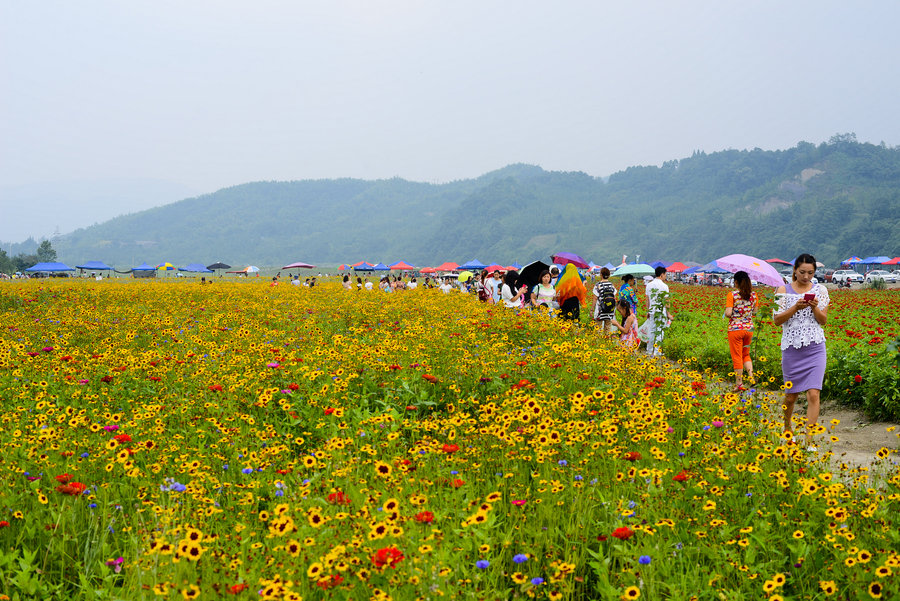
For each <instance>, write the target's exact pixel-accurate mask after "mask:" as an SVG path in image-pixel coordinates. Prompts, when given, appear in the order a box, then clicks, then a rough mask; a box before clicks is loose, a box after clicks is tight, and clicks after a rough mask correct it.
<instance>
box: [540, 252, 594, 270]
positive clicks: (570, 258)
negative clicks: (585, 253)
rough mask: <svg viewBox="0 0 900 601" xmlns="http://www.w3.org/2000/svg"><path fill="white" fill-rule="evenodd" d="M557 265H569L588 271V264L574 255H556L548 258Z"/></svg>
mask: <svg viewBox="0 0 900 601" xmlns="http://www.w3.org/2000/svg"><path fill="white" fill-rule="evenodd" d="M550 258H551V259H553V262H554V263H556V264H557V265H566V264H568V263H571V264H572V265H574V266H575V267H577V268H578V269H589V268H590V265H588V262H587V261H585V260H584V259H582V258H581V257H579V256H578V255H576V254H575V253H556V254H555V255H553V256H551V257H550Z"/></svg>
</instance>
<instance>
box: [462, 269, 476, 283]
mask: <svg viewBox="0 0 900 601" xmlns="http://www.w3.org/2000/svg"><path fill="white" fill-rule="evenodd" d="M474 275H475V274H473V273H472V272H471V271H460V272H459V281H460V282H468V281H469V280H471V279H472V277H473V276H474Z"/></svg>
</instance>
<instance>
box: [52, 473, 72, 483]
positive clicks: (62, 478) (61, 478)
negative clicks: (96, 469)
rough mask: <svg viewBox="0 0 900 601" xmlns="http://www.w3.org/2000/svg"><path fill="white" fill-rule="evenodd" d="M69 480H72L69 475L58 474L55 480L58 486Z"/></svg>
mask: <svg viewBox="0 0 900 601" xmlns="http://www.w3.org/2000/svg"><path fill="white" fill-rule="evenodd" d="M71 479H72V475H71V474H60V475H58V476H57V477H56V478H55V480H56V481H57V482H59V483H60V484H66V483H67V482H68V481H69V480H71Z"/></svg>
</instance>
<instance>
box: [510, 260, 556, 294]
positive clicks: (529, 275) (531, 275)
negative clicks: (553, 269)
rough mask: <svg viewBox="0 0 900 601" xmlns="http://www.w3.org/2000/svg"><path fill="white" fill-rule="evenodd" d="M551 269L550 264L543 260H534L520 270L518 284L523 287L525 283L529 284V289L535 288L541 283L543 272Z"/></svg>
mask: <svg viewBox="0 0 900 601" xmlns="http://www.w3.org/2000/svg"><path fill="white" fill-rule="evenodd" d="M549 269H550V266H549V265H547V264H546V263H544V262H543V261H533V262H531V263H529V264H528V265H526V266H525V267H523V268H522V271H520V272H519V277H518V278H517V279H516V286H519V287H521V286H522V285H523V284H527V285H528V288H529V289H531V288H534V287H535V286H537V285H538V284H540V283H541V273H542V272H543V271H544V270H549Z"/></svg>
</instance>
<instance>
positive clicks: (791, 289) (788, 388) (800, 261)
mask: <svg viewBox="0 0 900 601" xmlns="http://www.w3.org/2000/svg"><path fill="white" fill-rule="evenodd" d="M815 275H816V259H815V257H813V256H812V255H810V254H806V253H804V254H802V255H800V256H799V257H797V258H796V259H795V260H794V271H793V273H792V274H791V280H792V281H791V283H790V284H788V285H786V286H780V287H779V288H778V289H777V290H776V291H775V299H776V302H777V303H778V309H777V312H776V313H775V315H774V318H773V321H774V322H775V325H776V326H781V373H782V376H783V377H784V384H785V394H784V431H785V433H786V434H790V433H792V431H793V426H792V424H791V419H792V417H793V414H794V404H795V403H796V402H797V398H798V397H799V395H800V393H801V392H806V404H807V406H806V442H807V445H808V446H807V449H806V450H807V451H810V452H815V451H816V447H815V445H814V444H813V438H812V435H813V429H814V426H815V425H816V422H818V420H819V393H820V392H821V390H822V383H823V381H824V379H825V363H826V361H827V359H828V355H827V352H826V350H825V330H824V329H823V328H822V326H824V325H825V323H826V322H827V321H828V303H829V300H830V299H829V297H828V290H827V289H826V288H825V286H822V285H821V284H814V283H813V277H814V276H815Z"/></svg>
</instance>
